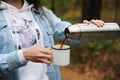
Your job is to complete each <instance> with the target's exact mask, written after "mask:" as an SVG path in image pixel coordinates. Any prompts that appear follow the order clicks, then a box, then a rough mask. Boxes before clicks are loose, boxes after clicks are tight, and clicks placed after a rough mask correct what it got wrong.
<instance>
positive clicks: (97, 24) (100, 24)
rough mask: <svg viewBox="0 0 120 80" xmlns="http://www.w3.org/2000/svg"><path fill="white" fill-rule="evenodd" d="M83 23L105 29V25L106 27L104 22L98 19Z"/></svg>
mask: <svg viewBox="0 0 120 80" xmlns="http://www.w3.org/2000/svg"><path fill="white" fill-rule="evenodd" d="M83 23H86V24H90V23H92V24H95V25H96V26H98V27H103V25H104V21H103V20H98V19H96V20H95V19H92V20H90V21H88V20H83Z"/></svg>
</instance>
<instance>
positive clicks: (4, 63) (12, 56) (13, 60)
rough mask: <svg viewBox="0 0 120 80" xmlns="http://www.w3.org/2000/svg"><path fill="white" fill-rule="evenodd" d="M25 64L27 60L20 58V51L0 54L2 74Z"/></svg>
mask: <svg viewBox="0 0 120 80" xmlns="http://www.w3.org/2000/svg"><path fill="white" fill-rule="evenodd" d="M25 64H26V61H20V60H19V57H18V51H14V52H11V53H7V54H0V76H3V75H5V74H7V73H9V72H10V71H12V70H14V69H16V68H18V67H20V66H23V65H25Z"/></svg>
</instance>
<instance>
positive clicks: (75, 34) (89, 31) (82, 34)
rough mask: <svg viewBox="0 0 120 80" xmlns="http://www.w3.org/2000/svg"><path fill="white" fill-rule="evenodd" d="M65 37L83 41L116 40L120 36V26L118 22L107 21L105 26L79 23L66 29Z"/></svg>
mask: <svg viewBox="0 0 120 80" xmlns="http://www.w3.org/2000/svg"><path fill="white" fill-rule="evenodd" d="M65 37H66V38H71V39H73V40H77V41H82V42H90V41H99V40H114V39H119V38H120V27H119V25H118V24H117V23H105V24H104V26H103V27H97V26H96V25H94V24H84V23H78V24H74V25H71V26H69V27H68V28H66V29H65Z"/></svg>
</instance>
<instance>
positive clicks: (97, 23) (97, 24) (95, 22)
mask: <svg viewBox="0 0 120 80" xmlns="http://www.w3.org/2000/svg"><path fill="white" fill-rule="evenodd" d="M90 22H91V23H93V24H95V25H96V26H98V27H100V26H101V25H100V24H99V22H97V20H94V19H93V20H91V21H90Z"/></svg>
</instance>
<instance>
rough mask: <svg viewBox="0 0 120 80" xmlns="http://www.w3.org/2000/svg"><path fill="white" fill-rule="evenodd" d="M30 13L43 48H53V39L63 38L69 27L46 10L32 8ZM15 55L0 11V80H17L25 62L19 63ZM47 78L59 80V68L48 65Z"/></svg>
mask: <svg viewBox="0 0 120 80" xmlns="http://www.w3.org/2000/svg"><path fill="white" fill-rule="evenodd" d="M31 11H32V13H33V16H34V18H35V20H36V22H37V23H38V25H39V26H40V29H41V31H42V33H43V39H44V47H46V48H48V47H51V46H53V45H54V38H58V39H63V38H64V29H65V28H66V27H68V26H69V25H71V24H70V23H69V22H65V21H61V19H60V18H58V17H56V16H55V15H54V14H53V13H52V12H51V11H50V10H48V9H46V8H44V11H42V10H36V9H34V8H32V9H31ZM17 53H18V51H17V50H15V48H14V45H13V39H12V36H11V33H10V30H9V28H8V25H7V22H6V20H5V17H4V14H3V12H2V10H0V80H19V72H18V68H19V67H21V66H23V65H26V64H27V62H24V61H23V62H20V61H19V60H18V55H17ZM48 77H49V80H61V78H60V72H59V67H58V66H54V65H52V64H49V65H48Z"/></svg>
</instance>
